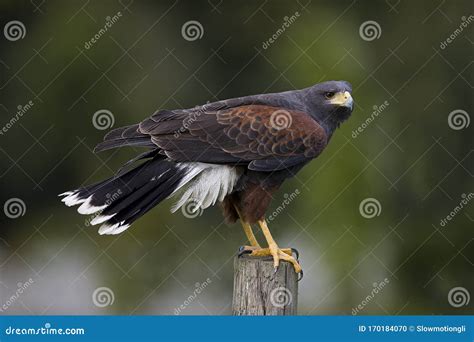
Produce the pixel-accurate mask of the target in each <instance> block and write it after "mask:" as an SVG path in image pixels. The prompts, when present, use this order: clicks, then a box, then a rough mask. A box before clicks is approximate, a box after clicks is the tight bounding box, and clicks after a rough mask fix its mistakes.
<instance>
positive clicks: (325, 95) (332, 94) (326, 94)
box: [324, 91, 334, 99]
mask: <svg viewBox="0 0 474 342" xmlns="http://www.w3.org/2000/svg"><path fill="white" fill-rule="evenodd" d="M333 96H334V92H332V91H328V92H326V93H324V97H325V98H327V99H331V98H332V97H333Z"/></svg>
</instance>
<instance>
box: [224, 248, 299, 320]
mask: <svg viewBox="0 0 474 342" xmlns="http://www.w3.org/2000/svg"><path fill="white" fill-rule="evenodd" d="M297 278H298V276H297V274H296V272H295V271H294V268H293V266H292V265H291V264H290V263H288V262H286V261H281V262H280V267H279V269H278V271H277V272H276V273H275V270H274V268H273V260H272V258H271V257H251V256H248V255H243V256H241V257H235V259H234V295H233V301H232V313H233V315H237V316H255V315H262V316H275V315H296V312H297V303H298V281H297Z"/></svg>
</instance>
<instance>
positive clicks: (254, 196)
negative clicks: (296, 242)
mask: <svg viewBox="0 0 474 342" xmlns="http://www.w3.org/2000/svg"><path fill="white" fill-rule="evenodd" d="M351 91H352V89H351V86H350V84H349V83H347V82H345V81H330V82H324V83H320V84H316V85H314V86H312V87H309V88H306V89H302V90H297V91H289V92H283V93H274V94H263V95H254V96H246V97H240V98H235V99H230V100H224V101H218V102H214V103H210V104H206V105H204V106H199V107H195V108H190V109H177V110H160V111H158V112H156V113H155V114H153V115H152V116H150V117H149V118H147V119H145V120H143V121H142V122H140V123H139V124H135V125H131V126H127V127H121V128H117V129H115V130H112V131H111V132H109V133H108V134H107V135H106V136H105V137H104V141H103V142H102V143H100V144H99V145H97V147H96V149H95V151H97V152H99V151H104V150H108V149H112V148H117V147H122V146H136V147H144V148H147V149H148V150H147V151H145V152H144V153H142V154H140V155H138V156H137V157H135V158H133V159H132V160H131V161H129V163H127V164H126V166H127V167H128V166H129V165H131V164H133V163H135V162H136V161H138V160H141V159H146V161H145V162H144V163H142V164H141V165H139V166H138V167H136V168H132V169H130V170H129V171H120V172H119V173H118V174H117V175H116V176H114V177H112V178H111V179H108V180H105V181H103V182H100V183H97V184H94V185H92V186H88V187H84V188H80V189H77V190H73V191H69V192H67V193H64V194H63V195H65V196H66V197H65V198H64V199H63V201H64V202H65V203H66V204H67V205H70V206H71V205H76V204H81V206H80V207H79V209H78V210H79V212H80V213H82V214H92V213H97V212H99V211H102V213H101V214H100V215H99V216H98V217H96V218H94V220H92V222H91V223H92V224H99V223H103V225H102V227H101V228H100V230H99V232H100V233H101V234H117V233H120V232H122V231H123V230H125V229H127V228H128V227H129V225H130V224H131V223H133V222H134V221H135V220H136V219H138V218H139V217H141V216H142V215H143V214H145V213H146V212H147V211H148V210H150V209H151V208H152V207H153V206H155V205H157V204H158V203H159V202H161V201H162V200H163V199H165V198H167V197H170V196H173V195H175V194H176V193H177V192H178V191H181V192H182V197H181V199H180V201H179V202H178V203H177V206H176V208H175V209H177V208H179V207H183V206H184V205H185V204H186V203H188V202H189V201H194V202H195V210H197V209H199V208H203V209H204V208H207V207H208V206H210V205H213V204H215V203H216V202H220V203H221V204H222V207H223V209H224V210H223V211H224V216H225V217H226V219H227V221H229V222H235V221H236V220H237V219H238V218H240V219H241V221H242V224H243V226H244V230H245V232H246V234H247V236H248V237H249V240H250V241H251V243H252V244H253V245H254V246H253V247H255V248H257V247H259V245H258V243H256V240H255V238H254V236H253V233H252V232H251V228H249V225H250V224H252V223H259V225H260V226H261V227H262V230H263V231H264V234H265V237H266V238H267V241H268V243H269V247H270V248H269V250H271V255H273V256H274V258H276V260H278V258H282V259H284V260H288V261H290V262H292V263H294V265H295V269H297V270H298V267H299V265H298V267H297V266H296V265H297V263H296V264H295V261H294V260H292V259H288V256H285V255H282V254H281V253H282V252H281V250H277V248H276V247H275V246H276V244H275V243H274V241H273V239H272V238H271V236H270V233H269V231H268V228H267V227H266V223H265V221H264V218H265V212H266V210H267V208H268V206H269V204H270V202H271V199H272V198H273V194H274V193H275V192H276V191H277V190H278V188H279V187H280V185H281V184H282V183H283V181H285V179H287V178H290V177H292V176H294V175H295V174H296V172H298V171H299V170H300V169H301V168H302V167H303V166H304V165H306V164H307V163H308V162H309V161H310V160H312V159H314V158H316V157H317V156H318V155H319V154H320V153H321V152H322V151H323V150H324V148H325V147H326V146H327V144H328V142H329V140H330V138H331V137H332V135H333V133H334V131H335V129H336V128H337V127H339V125H340V124H341V123H342V122H343V121H344V120H346V119H347V118H348V117H349V116H350V114H351V112H352V107H353V102H352V97H351V94H350V93H351ZM125 169H126V168H125ZM117 190H120V195H119V196H118V197H117V198H115V199H114V201H112V202H110V203H108V202H107V201H106V198H108V197H110V193H112V192H114V191H115V192H117ZM108 195H109V196H108ZM257 245H258V246H257Z"/></svg>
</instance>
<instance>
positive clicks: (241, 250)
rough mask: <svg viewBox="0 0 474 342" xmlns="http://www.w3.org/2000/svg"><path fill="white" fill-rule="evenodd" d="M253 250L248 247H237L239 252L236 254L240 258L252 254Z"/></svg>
mask: <svg viewBox="0 0 474 342" xmlns="http://www.w3.org/2000/svg"><path fill="white" fill-rule="evenodd" d="M252 252H253V249H252V248H251V247H250V246H240V247H239V252H238V254H237V255H238V257H239V258H240V257H241V256H242V255H244V254H252Z"/></svg>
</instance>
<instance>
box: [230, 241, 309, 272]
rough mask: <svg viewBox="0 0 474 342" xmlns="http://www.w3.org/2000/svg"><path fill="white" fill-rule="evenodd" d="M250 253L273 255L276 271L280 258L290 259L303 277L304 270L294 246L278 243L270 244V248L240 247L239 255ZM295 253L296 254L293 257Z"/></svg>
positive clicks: (252, 254)
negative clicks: (288, 246) (282, 245)
mask: <svg viewBox="0 0 474 342" xmlns="http://www.w3.org/2000/svg"><path fill="white" fill-rule="evenodd" d="M244 254H248V255H251V256H257V257H259V256H272V257H273V266H274V268H275V272H276V271H277V270H278V266H279V265H280V260H285V261H288V262H289V263H291V264H292V265H293V268H294V269H295V272H296V273H298V274H300V279H301V278H302V277H303V270H302V269H301V266H300V264H299V263H298V257H299V253H298V251H297V250H296V249H294V248H279V247H278V246H277V245H270V246H269V247H268V248H260V247H254V246H242V247H240V249H239V256H242V255H244ZM293 254H294V255H295V256H296V258H295V257H293Z"/></svg>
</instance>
